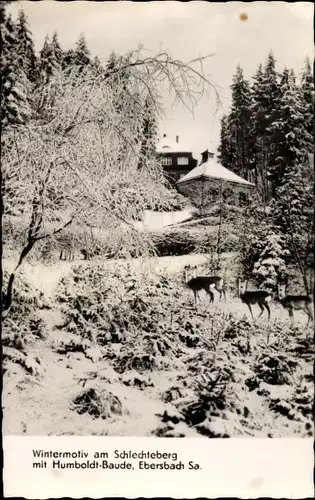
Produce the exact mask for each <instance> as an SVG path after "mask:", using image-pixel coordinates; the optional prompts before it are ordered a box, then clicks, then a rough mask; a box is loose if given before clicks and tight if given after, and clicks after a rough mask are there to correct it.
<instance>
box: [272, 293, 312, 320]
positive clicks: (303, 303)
mask: <svg viewBox="0 0 315 500" xmlns="http://www.w3.org/2000/svg"><path fill="white" fill-rule="evenodd" d="M278 297H279V301H280V303H281V304H282V306H283V308H284V309H286V310H287V311H288V313H289V317H290V319H291V324H292V325H293V323H294V315H293V311H294V310H295V311H304V312H305V314H306V315H307V316H308V320H307V325H306V328H307V327H308V325H309V322H310V320H312V321H314V304H313V300H312V298H311V295H286V285H285V284H283V285H280V284H278Z"/></svg>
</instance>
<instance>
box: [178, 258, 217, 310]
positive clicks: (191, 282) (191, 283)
mask: <svg viewBox="0 0 315 500" xmlns="http://www.w3.org/2000/svg"><path fill="white" fill-rule="evenodd" d="M184 270H185V282H186V285H187V286H188V288H190V289H191V290H192V291H193V293H194V299H195V307H197V297H198V299H199V300H200V297H199V292H200V291H201V290H204V291H205V292H206V293H207V294H208V295H209V305H210V304H211V302H214V294H213V292H212V290H211V289H213V288H215V289H216V290H217V291H218V292H219V294H220V299H221V296H222V294H223V295H224V298H225V300H226V295H225V288H224V284H223V278H221V277H220V276H197V266H193V267H191V266H185V268H184ZM191 271H193V274H194V277H193V278H191V277H190V276H191Z"/></svg>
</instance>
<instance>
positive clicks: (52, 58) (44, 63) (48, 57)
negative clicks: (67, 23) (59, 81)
mask: <svg viewBox="0 0 315 500" xmlns="http://www.w3.org/2000/svg"><path fill="white" fill-rule="evenodd" d="M55 42H56V39H55ZM55 42H53V41H52V42H50V39H49V37H48V36H46V37H45V41H44V45H43V48H42V50H41V51H40V54H39V72H40V79H41V83H42V84H46V83H47V82H48V81H49V80H50V79H51V77H52V75H53V74H54V73H55V72H56V71H58V70H60V68H61V58H60V52H59V47H58V45H57V46H56V44H55Z"/></svg>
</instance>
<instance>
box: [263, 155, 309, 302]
mask: <svg viewBox="0 0 315 500" xmlns="http://www.w3.org/2000/svg"><path fill="white" fill-rule="evenodd" d="M313 186H314V172H313V170H312V169H311V168H310V166H309V164H308V162H307V161H305V163H302V164H297V165H295V166H293V167H292V168H291V169H287V170H286V172H285V174H284V177H283V183H282V185H281V186H280V187H279V188H278V189H277V192H276V195H277V196H276V197H275V199H274V200H273V204H272V211H273V219H274V224H275V226H276V227H277V228H278V231H279V232H280V233H281V234H282V235H284V237H285V239H286V241H287V245H288V248H289V250H290V253H291V255H292V257H293V261H294V263H295V264H296V265H297V266H298V269H299V271H300V274H301V277H302V280H303V284H304V288H305V290H306V292H308V291H309V284H308V282H307V269H308V268H309V267H313V255H314V241H313V239H314V236H313V235H314V187H313Z"/></svg>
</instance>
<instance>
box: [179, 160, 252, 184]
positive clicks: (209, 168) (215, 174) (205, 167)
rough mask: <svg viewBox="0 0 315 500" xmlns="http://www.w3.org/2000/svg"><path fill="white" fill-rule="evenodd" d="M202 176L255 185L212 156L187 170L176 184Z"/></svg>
mask: <svg viewBox="0 0 315 500" xmlns="http://www.w3.org/2000/svg"><path fill="white" fill-rule="evenodd" d="M202 177H206V178H215V179H222V180H224V181H227V182H234V183H236V184H243V185H246V186H255V184H253V183H252V182H249V181H246V180H245V179H243V178H242V177H240V176H239V175H236V174H234V172H231V171H230V170H228V169H227V168H225V167H223V166H222V165H220V164H219V163H217V162H216V161H215V160H214V159H213V158H209V159H208V160H207V161H206V162H204V163H202V164H201V165H198V166H197V167H195V168H194V169H193V170H191V171H190V172H188V174H186V175H185V176H184V177H182V178H181V179H180V180H179V181H178V182H177V184H184V183H185V182H188V181H192V180H194V179H199V178H202Z"/></svg>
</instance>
